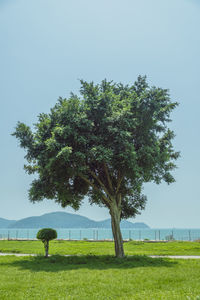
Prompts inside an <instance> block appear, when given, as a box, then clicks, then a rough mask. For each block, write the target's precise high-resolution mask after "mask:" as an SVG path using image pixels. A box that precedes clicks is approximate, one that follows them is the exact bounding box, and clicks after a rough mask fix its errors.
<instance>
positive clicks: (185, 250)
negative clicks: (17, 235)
mask: <svg viewBox="0 0 200 300" xmlns="http://www.w3.org/2000/svg"><path fill="white" fill-rule="evenodd" d="M124 246H125V252H126V254H127V255H133V256H128V257H126V258H124V259H116V258H115V257H114V256H113V254H114V245H113V243H112V242H87V241H81V242H72V241H52V242H51V243H50V254H54V255H52V256H50V257H49V258H47V259H46V258H44V257H43V256H40V255H38V256H35V257H29V256H28V257H15V256H2V257H1V256H0V279H1V280H0V299H1V300H13V299H16V300H25V299H26V300H29V299H34V300H37V299H39V300H51V299H52V300H56V299H58V300H71V299H74V300H75V299H80V300H87V299H91V300H93V299H94V300H95V299H96V300H104V299H105V300H109V299H113V300H114V299H124V300H125V299H148V300H154V299H156V300H157V299H162V300H164V299H180V300H182V299H186V300H197V299H198V300H200V260H175V259H168V258H150V257H148V256H146V255H150V254H152V255H156V254H162V255H163V254H173V255H200V243H197V242H196V243H195V242H168V243H146V242H145V243H143V242H133V241H132V242H128V243H125V244H124ZM0 251H1V252H17V253H20V252H21V253H35V254H44V250H43V244H42V242H40V241H0ZM58 253H59V254H60V255H58ZM55 254H57V255H55ZM63 254H70V255H72V256H69V257H64V256H62V255H63ZM77 254H80V256H76V255H77ZM144 254H146V255H144Z"/></svg>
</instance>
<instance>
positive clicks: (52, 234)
mask: <svg viewBox="0 0 200 300" xmlns="http://www.w3.org/2000/svg"><path fill="white" fill-rule="evenodd" d="M56 238H57V232H56V230H55V229H52V228H43V229H40V230H39V231H38V233H37V239H38V240H42V242H43V243H44V249H45V257H48V255H49V241H51V240H54V239H56Z"/></svg>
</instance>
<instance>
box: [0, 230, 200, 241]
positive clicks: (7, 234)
mask: <svg viewBox="0 0 200 300" xmlns="http://www.w3.org/2000/svg"><path fill="white" fill-rule="evenodd" d="M39 229H40V228H38V229H29V228H26V229H25V228H23V229H22V228H19V229H17V228H15V229H8V228H5V229H2V228H0V239H28V240H29V239H36V235H37V232H38V230H39ZM55 229H56V231H57V234H58V239H66V240H112V239H113V235H112V230H111V229H107V228H105V229H103V228H101V229H100V228H88V229H85V228H80V229H74V228H55ZM121 231H122V236H123V239H124V240H183V241H193V240H197V239H200V229H176V228H171V229H170V228H167V229H163V228H160V229H122V230H121Z"/></svg>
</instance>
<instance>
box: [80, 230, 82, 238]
mask: <svg viewBox="0 0 200 300" xmlns="http://www.w3.org/2000/svg"><path fill="white" fill-rule="evenodd" d="M81 233H82V232H81V230H80V241H81V237H82V234H81Z"/></svg>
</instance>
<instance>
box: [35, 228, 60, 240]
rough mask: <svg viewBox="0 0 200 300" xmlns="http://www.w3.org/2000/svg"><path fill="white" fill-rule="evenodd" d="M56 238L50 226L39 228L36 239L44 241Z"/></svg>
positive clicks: (54, 231) (55, 233)
mask: <svg viewBox="0 0 200 300" xmlns="http://www.w3.org/2000/svg"><path fill="white" fill-rule="evenodd" d="M56 238H57V232H56V230H55V229H52V228H43V229H40V230H39V231H38V233H37V239H38V240H42V241H43V242H44V241H51V240H54V239H56Z"/></svg>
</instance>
